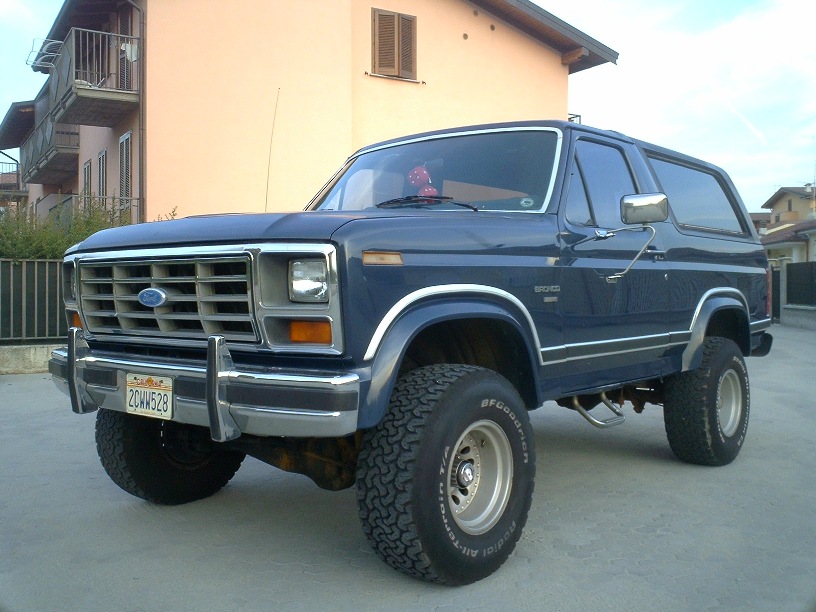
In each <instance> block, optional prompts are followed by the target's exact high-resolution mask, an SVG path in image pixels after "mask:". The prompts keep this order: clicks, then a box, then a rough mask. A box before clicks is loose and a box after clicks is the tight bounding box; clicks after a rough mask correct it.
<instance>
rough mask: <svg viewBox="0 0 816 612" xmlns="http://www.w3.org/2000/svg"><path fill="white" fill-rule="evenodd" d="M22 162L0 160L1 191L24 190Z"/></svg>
mask: <svg viewBox="0 0 816 612" xmlns="http://www.w3.org/2000/svg"><path fill="white" fill-rule="evenodd" d="M24 188H25V187H24V185H23V179H22V175H21V174H20V164H18V163H17V162H0V191H23V189H24Z"/></svg>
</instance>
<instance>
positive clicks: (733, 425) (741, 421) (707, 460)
mask: <svg viewBox="0 0 816 612" xmlns="http://www.w3.org/2000/svg"><path fill="white" fill-rule="evenodd" d="M664 399H665V402H664V410H663V420H664V423H665V426H666V435H667V437H668V439H669V445H670V446H671V449H672V452H674V454H675V456H677V458H678V459H680V460H682V461H686V462H687V463H696V464H699V465H726V464H728V463H731V462H732V461H733V460H734V459H735V458H736V456H737V455H738V454H739V452H740V449H741V448H742V444H743V442H744V441H745V434H746V431H747V429H748V413H749V410H750V387H749V383H748V370H747V369H746V367H745V360H744V359H743V356H742V353H741V352H740V350H739V347H737V345H736V344H735V343H734V342H733V341H731V340H728V339H726V338H719V337H710V338H706V340H705V344H704V346H703V360H702V363H701V365H700V367H699V368H698V369H696V370H692V371H689V372H683V373H681V374H677V375H675V376H673V377H671V378H670V379H669V380H667V381H666V389H665V398H664Z"/></svg>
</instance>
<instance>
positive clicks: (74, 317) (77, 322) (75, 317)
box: [71, 312, 82, 328]
mask: <svg viewBox="0 0 816 612" xmlns="http://www.w3.org/2000/svg"><path fill="white" fill-rule="evenodd" d="M71 327H79V328H82V319H80V318H79V313H78V312H72V313H71Z"/></svg>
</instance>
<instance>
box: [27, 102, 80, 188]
mask: <svg viewBox="0 0 816 612" xmlns="http://www.w3.org/2000/svg"><path fill="white" fill-rule="evenodd" d="M78 164H79V126H78V125H66V124H64V123H57V122H56V121H54V116H53V115H52V114H49V115H48V116H46V118H45V119H43V120H42V121H41V122H40V124H39V125H38V126H37V127H36V128H35V129H34V131H33V132H32V133H31V135H30V136H29V137H28V139H27V140H26V141H25V142H24V143H23V145H22V146H21V147H20V165H21V166H22V169H23V181H25V182H26V183H37V184H41V185H62V184H63V183H64V182H65V181H67V180H69V179H71V178H72V177H75V176H76V175H77V172H78Z"/></svg>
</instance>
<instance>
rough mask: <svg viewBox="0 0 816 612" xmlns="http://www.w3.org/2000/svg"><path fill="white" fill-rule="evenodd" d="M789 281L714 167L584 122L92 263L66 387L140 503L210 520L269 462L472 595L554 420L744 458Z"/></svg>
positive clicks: (55, 359) (349, 178) (130, 235)
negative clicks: (544, 424) (533, 419)
mask: <svg viewBox="0 0 816 612" xmlns="http://www.w3.org/2000/svg"><path fill="white" fill-rule="evenodd" d="M766 268H767V262H766V258H765V255H764V252H763V250H762V247H761V246H760V244H759V242H758V240H757V236H756V233H755V231H754V228H753V226H752V224H751V222H750V220H749V218H748V215H747V214H746V211H745V207H744V205H743V203H742V202H741V200H740V197H739V196H738V194H737V192H736V190H735V188H734V186H733V184H732V182H731V180H730V179H729V178H728V176H727V175H726V174H725V173H724V172H723V171H722V170H720V169H719V168H717V167H715V166H712V165H711V164H708V163H705V162H703V161H700V160H698V159H694V158H691V157H687V156H685V155H681V154H678V153H675V152H673V151H669V150H667V149H664V148H661V147H659V146H655V145H652V144H648V143H645V142H641V141H638V140H635V139H632V138H628V137H626V136H623V135H622V134H619V133H616V132H608V131H601V130H597V129H592V128H588V127H585V126H581V125H576V124H573V123H566V122H557V121H532V122H523V123H505V124H494V125H481V126H472V127H466V128H459V129H450V130H443V131H437V132H431V133H425V134H418V135H413V136H408V137H405V138H399V139H395V140H390V141H387V142H382V143H379V144H375V145H372V146H369V147H366V148H364V149H361V150H360V151H358V152H357V153H355V154H354V155H352V156H351V157H350V158H349V159H348V160H347V162H346V163H345V165H344V166H343V167H342V168H341V169H340V170H339V171H338V172H337V173H336V174H335V176H334V177H333V178H332V179H331V180H330V181H329V182H328V183H327V184H326V185H325V187H323V188H322V189H321V191H320V192H319V193H318V194H317V196H315V198H314V199H313V200H312V202H311V203H310V204H309V205H308V207H307V209H306V210H305V211H304V212H300V213H294V214H248V215H224V216H203V217H191V218H187V219H180V220H174V221H167V222H161V223H147V224H141V225H135V226H130V227H124V228H117V229H110V230H105V231H102V232H100V233H97V234H95V235H93V236H91V237H90V238H88V239H87V240H85V241H84V242H82V243H81V244H78V245H76V246H75V247H72V248H71V249H70V250H69V251H68V252H67V253H66V257H65V262H64V295H65V306H66V310H67V316H68V319H69V321H70V322H71V325H72V326H71V328H70V331H69V335H68V344H67V347H66V348H64V349H60V350H56V351H54V353H53V354H52V358H51V361H50V371H51V373H52V375H53V378H54V380H55V382H56V383H57V385H58V386H59V387H60V388H62V389H63V390H64V391H65V392H66V393H67V394H68V395H69V396H70V401H71V406H72V408H73V411H74V412H76V413H80V414H82V413H88V412H94V411H96V413H97V417H96V442H97V451H98V453H99V456H100V458H101V461H102V465H103V466H104V468H105V470H106V471H107V473H108V474H109V475H110V477H111V479H112V480H113V481H114V482H115V483H116V484H117V485H119V486H120V487H121V488H122V489H124V490H125V491H127V492H128V493H131V494H133V495H135V496H137V497H140V498H143V499H145V500H148V501H150V502H154V503H158V504H180V503H185V502H189V501H193V500H197V499H201V498H204V497H207V496H209V495H212V494H213V493H215V492H216V491H218V490H219V489H221V488H222V487H224V486H225V485H226V484H227V482H228V481H229V480H230V478H231V477H232V476H233V475H234V474H235V472H236V470H238V468H239V466H240V464H241V462H242V460H243V459H244V457H245V456H246V455H250V456H252V457H256V458H257V459H260V460H261V461H264V462H266V463H268V464H271V465H273V466H276V467H278V468H281V469H283V470H287V471H292V472H297V473H301V474H305V475H307V476H308V477H310V478H311V479H312V480H314V482H315V483H317V485H319V486H320V487H323V488H326V489H332V490H339V489H344V488H347V487H351V486H356V493H357V500H358V503H359V515H360V519H361V521H362V526H363V531H364V532H365V535H366V537H367V538H368V540H369V541H370V543H371V545H372V547H373V548H374V550H375V551H376V552H377V554H378V555H379V556H380V557H381V558H382V559H383V560H384V561H385V562H387V563H388V564H390V565H391V566H393V567H394V568H396V569H398V570H400V571H402V572H405V573H407V574H410V575H413V576H417V577H419V578H422V579H425V580H430V581H434V582H439V583H444V584H452V585H458V584H467V583H470V582H473V581H475V580H479V579H481V578H484V577H485V576H487V575H489V574H491V573H492V572H494V571H495V570H496V569H497V568H498V567H499V566H500V565H501V564H502V563H503V562H504V561H505V560H506V559H507V557H508V556H509V555H510V553H511V552H512V550H513V548H514V546H515V545H516V543H517V542H518V540H519V537H520V535H521V532H522V528H523V527H524V523H525V521H526V518H527V514H528V510H529V508H530V503H531V500H532V493H533V481H534V472H535V443H534V435H533V431H532V429H531V426H530V422H529V418H528V411H530V410H534V409H536V408H539V407H541V406H542V405H544V404H545V403H546V402H550V403H549V404H547V405H546V409H550V408H551V407H552V406H554V405H555V404H557V405H560V406H563V407H564V408H567V409H571V410H574V411H575V413H576V415H580V417H583V418H584V419H586V420H587V421H588V422H589V423H591V424H592V425H594V426H596V427H600V428H607V427H612V426H615V425H620V424H621V423H623V422H624V418H625V414H624V409H623V408H624V404H626V403H628V404H631V406H632V408H633V411H634V412H635V413H640V412H641V411H642V410H643V409H644V407H645V405H646V404H654V405H658V406H662V409H663V414H664V421H665V429H666V434H667V437H668V443H669V446H670V447H671V449H672V451H673V452H674V454H675V455H676V457H677V458H678V459H680V460H681V461H686V462H689V463H695V464H702V465H724V464H727V463H729V462H731V461H732V460H734V458H735V457H736V456H737V454H738V453H739V451H740V448H741V447H742V445H743V443H744V441H745V435H746V430H747V426H748V413H749V399H750V391H749V384H748V372H747V370H746V367H745V358H746V357H748V356H750V355H754V356H761V355H765V354H767V353H768V351H769V350H770V348H771V342H772V338H771V336H770V335H769V334H768V333H767V331H766V330H767V329H768V328H769V326H770V323H771V320H770V316H769V305H770V296H769V286H768V278H767V273H766Z"/></svg>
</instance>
